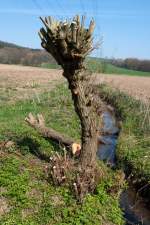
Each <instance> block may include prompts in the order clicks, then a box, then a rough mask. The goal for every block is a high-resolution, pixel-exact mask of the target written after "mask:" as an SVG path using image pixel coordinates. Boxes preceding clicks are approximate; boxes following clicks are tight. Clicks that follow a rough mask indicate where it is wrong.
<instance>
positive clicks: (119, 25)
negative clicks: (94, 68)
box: [0, 0, 150, 59]
mask: <svg viewBox="0 0 150 225" xmlns="http://www.w3.org/2000/svg"><path fill="white" fill-rule="evenodd" d="M77 13H79V14H80V15H82V14H84V15H86V16H87V22H89V20H90V18H92V17H94V19H95V21H96V29H95V33H94V36H95V42H97V40H100V39H101V38H103V45H102V47H101V48H100V49H98V50H96V51H95V52H94V53H93V54H94V55H95V56H102V57H115V58H126V57H137V58H145V59H146V58H149V59H150V1H149V0H5V1H3V0H1V2H0V28H1V29H0V40H3V41H7V42H12V43H16V44H19V45H23V46H27V47H32V48H40V40H39V38H38V35H37V32H38V30H39V29H40V27H41V22H40V20H39V16H45V15H52V16H55V17H56V18H58V19H65V18H71V17H72V16H73V15H75V14H77Z"/></svg>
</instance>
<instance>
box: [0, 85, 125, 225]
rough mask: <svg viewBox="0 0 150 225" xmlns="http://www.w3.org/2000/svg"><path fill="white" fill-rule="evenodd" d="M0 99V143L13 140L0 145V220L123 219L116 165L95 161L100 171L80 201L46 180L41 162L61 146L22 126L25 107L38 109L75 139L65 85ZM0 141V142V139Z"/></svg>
mask: <svg viewBox="0 0 150 225" xmlns="http://www.w3.org/2000/svg"><path fill="white" fill-rule="evenodd" d="M7 100H8V101H9V99H7V98H5V99H4V100H3V102H1V111H0V141H1V142H0V143H1V144H2V143H3V141H6V142H7V141H8V140H9V141H13V142H14V145H13V146H7V147H1V148H0V156H1V158H0V186H1V192H0V200H1V202H2V205H1V207H2V208H4V209H5V211H4V212H3V213H1V215H0V217H1V224H3V225H52V224H55V225H83V224H84V225H93V224H94V225H106V224H107V225H112V224H116V225H122V224H124V222H123V215H122V214H123V213H122V212H121V209H120V208H119V202H118V196H119V195H118V193H119V191H120V188H121V186H120V171H119V170H115V171H112V170H111V169H109V168H106V166H105V165H104V164H103V163H102V162H100V166H101V169H102V171H103V173H104V175H105V176H104V177H103V178H102V180H101V183H100V184H99V186H97V188H96V191H95V193H94V194H92V195H91V194H89V195H87V197H86V198H85V200H84V204H83V205H81V204H79V203H78V202H77V201H76V199H75V197H74V195H73V193H72V192H71V190H70V188H67V187H55V186H53V184H52V183H51V182H50V183H49V182H48V181H47V178H46V173H45V172H44V171H45V169H44V168H45V166H47V165H48V163H47V161H45V160H41V159H40V157H41V155H42V156H45V158H48V157H50V156H51V154H52V153H53V152H55V151H59V152H60V153H61V152H62V149H61V148H60V147H59V146H58V145H56V144H55V143H53V142H52V141H48V140H46V139H44V138H42V137H41V136H40V135H39V134H38V133H37V132H36V131H34V130H33V129H32V128H30V127H29V126H27V124H26V123H25V122H24V118H25V117H26V116H27V115H28V113H29V112H32V113H33V114H34V115H35V114H37V113H42V114H43V115H44V117H45V119H46V125H47V126H50V127H52V128H54V129H56V130H58V131H60V132H63V133H64V134H66V135H68V136H71V137H73V138H74V139H77V140H79V139H80V125H79V120H78V117H77V115H76V114H75V112H74V108H73V104H72V100H71V96H70V93H69V91H68V89H67V85H61V86H58V87H57V88H56V89H55V90H53V91H52V92H50V93H45V94H42V95H41V96H40V100H41V101H40V102H39V101H37V102H36V100H35V99H31V100H25V101H19V102H16V103H13V104H9V103H7ZM1 146H2V145H1Z"/></svg>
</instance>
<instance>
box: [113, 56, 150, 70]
mask: <svg viewBox="0 0 150 225" xmlns="http://www.w3.org/2000/svg"><path fill="white" fill-rule="evenodd" d="M111 63H112V64H113V65H115V66H118V67H123V68H126V69H132V70H137V71H144V72H150V60H139V59H137V58H126V59H124V60H123V59H112V60H111Z"/></svg>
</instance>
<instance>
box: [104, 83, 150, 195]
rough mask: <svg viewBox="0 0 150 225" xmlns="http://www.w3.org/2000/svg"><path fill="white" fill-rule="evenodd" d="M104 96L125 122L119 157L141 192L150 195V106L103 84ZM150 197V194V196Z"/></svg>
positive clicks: (119, 142) (119, 146) (118, 151)
mask: <svg viewBox="0 0 150 225" xmlns="http://www.w3.org/2000/svg"><path fill="white" fill-rule="evenodd" d="M100 95H101V97H102V98H103V99H104V100H105V101H106V102H107V103H109V104H111V105H113V106H114V107H115V110H116V114H117V117H118V118H120V119H121V120H122V122H123V125H122V130H121V134H120V136H119V140H118V146H117V158H118V161H119V163H120V165H121V166H123V167H124V169H125V171H126V172H127V173H128V175H129V174H130V177H131V180H132V182H133V183H134V184H136V187H137V188H138V189H141V191H140V192H142V193H143V194H145V195H146V196H147V197H148V196H149V197H150V186H149V184H150V135H149V134H150V111H149V109H150V106H149V105H144V104H143V103H141V102H140V101H137V100H134V99H133V98H132V97H129V96H127V95H126V94H124V93H122V92H119V91H114V90H112V89H110V88H109V87H107V86H105V85H103V86H101V87H100ZM149 199H150V198H149Z"/></svg>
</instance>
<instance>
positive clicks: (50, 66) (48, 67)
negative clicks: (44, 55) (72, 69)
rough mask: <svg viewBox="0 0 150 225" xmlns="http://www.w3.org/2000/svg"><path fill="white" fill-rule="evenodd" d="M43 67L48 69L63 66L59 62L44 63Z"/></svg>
mask: <svg viewBox="0 0 150 225" xmlns="http://www.w3.org/2000/svg"><path fill="white" fill-rule="evenodd" d="M41 67H42V68H46V69H61V67H60V66H59V65H58V64H50V63H42V64H41Z"/></svg>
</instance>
